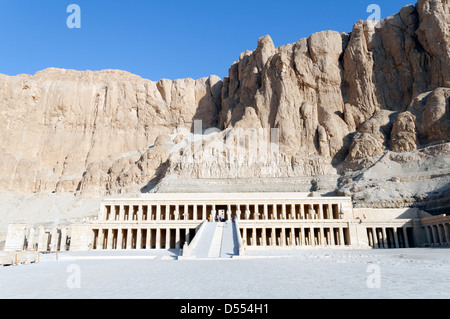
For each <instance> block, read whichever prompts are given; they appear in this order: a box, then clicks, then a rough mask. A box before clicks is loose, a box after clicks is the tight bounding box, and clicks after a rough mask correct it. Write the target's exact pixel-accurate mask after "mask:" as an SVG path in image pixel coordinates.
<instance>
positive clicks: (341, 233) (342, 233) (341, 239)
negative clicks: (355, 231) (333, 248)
mask: <svg viewBox="0 0 450 319" xmlns="http://www.w3.org/2000/svg"><path fill="white" fill-rule="evenodd" d="M339 237H340V243H341V246H345V236H344V228H343V227H339Z"/></svg>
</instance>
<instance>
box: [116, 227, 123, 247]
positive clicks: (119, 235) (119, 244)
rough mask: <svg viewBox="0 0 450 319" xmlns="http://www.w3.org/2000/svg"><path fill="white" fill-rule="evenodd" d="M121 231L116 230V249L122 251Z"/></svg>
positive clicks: (120, 229)
mask: <svg viewBox="0 0 450 319" xmlns="http://www.w3.org/2000/svg"><path fill="white" fill-rule="evenodd" d="M122 232H123V230H122V228H119V229H118V230H117V249H118V250H121V249H122V243H123V234H122Z"/></svg>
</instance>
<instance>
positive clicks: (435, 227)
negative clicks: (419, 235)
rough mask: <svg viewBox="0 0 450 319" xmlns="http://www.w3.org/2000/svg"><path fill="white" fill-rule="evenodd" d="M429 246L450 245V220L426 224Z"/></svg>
mask: <svg viewBox="0 0 450 319" xmlns="http://www.w3.org/2000/svg"><path fill="white" fill-rule="evenodd" d="M424 228H425V232H426V235H427V242H428V245H429V246H449V245H450V222H449V223H437V224H432V225H426V226H424Z"/></svg>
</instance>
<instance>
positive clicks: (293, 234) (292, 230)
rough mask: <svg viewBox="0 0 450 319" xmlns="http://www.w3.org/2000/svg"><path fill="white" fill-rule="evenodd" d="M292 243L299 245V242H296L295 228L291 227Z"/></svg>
mask: <svg viewBox="0 0 450 319" xmlns="http://www.w3.org/2000/svg"><path fill="white" fill-rule="evenodd" d="M291 245H292V246H297V243H296V242H295V228H294V227H291Z"/></svg>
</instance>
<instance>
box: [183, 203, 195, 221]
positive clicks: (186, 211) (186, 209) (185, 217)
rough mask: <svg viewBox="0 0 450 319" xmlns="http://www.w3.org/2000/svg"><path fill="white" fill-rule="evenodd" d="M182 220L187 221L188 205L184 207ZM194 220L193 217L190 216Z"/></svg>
mask: <svg viewBox="0 0 450 319" xmlns="http://www.w3.org/2000/svg"><path fill="white" fill-rule="evenodd" d="M184 220H189V205H184ZM192 220H194V216H192Z"/></svg>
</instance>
